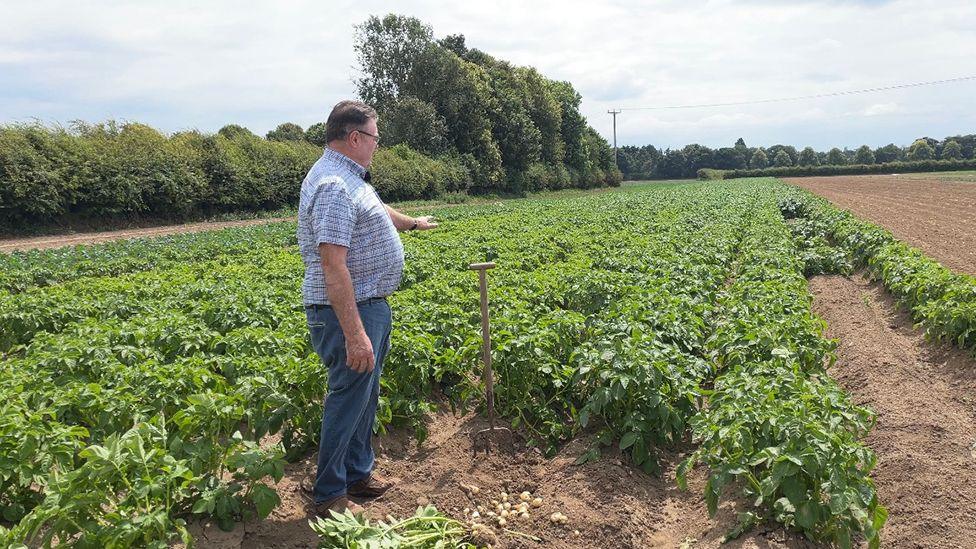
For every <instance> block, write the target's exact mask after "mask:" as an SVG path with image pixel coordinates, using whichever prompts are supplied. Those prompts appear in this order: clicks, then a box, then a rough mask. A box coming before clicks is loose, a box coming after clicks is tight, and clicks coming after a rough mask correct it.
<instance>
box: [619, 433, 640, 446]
mask: <svg viewBox="0 0 976 549" xmlns="http://www.w3.org/2000/svg"><path fill="white" fill-rule="evenodd" d="M639 436H640V433H638V432H637V431H630V432H629V433H626V434H625V435H624V436H622V437H620V449H621V450H626V449H627V448H630V446H631V445H632V444H633V443H634V442H636V441H637V437H639Z"/></svg>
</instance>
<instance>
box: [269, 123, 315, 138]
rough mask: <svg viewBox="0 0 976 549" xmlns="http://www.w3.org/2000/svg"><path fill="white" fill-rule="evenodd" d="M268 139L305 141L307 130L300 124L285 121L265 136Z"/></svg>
mask: <svg viewBox="0 0 976 549" xmlns="http://www.w3.org/2000/svg"><path fill="white" fill-rule="evenodd" d="M264 138H265V139H267V140H268V141H304V140H305V130H303V129H302V127H301V126H299V125H298V124H292V123H291V122H285V123H284V124H278V127H277V128H275V129H273V130H271V131H270V132H268V134H267V135H265V136H264Z"/></svg>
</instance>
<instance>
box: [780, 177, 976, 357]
mask: <svg viewBox="0 0 976 549" xmlns="http://www.w3.org/2000/svg"><path fill="white" fill-rule="evenodd" d="M796 192H797V193H798V197H799V199H800V200H802V201H803V203H804V204H805V208H804V209H805V212H806V214H805V215H806V216H807V217H808V218H810V219H813V220H815V221H817V222H821V223H824V224H825V225H826V227H828V230H829V232H830V236H831V237H832V238H833V240H834V241H835V242H836V243H837V244H838V245H839V246H840V247H841V248H843V249H844V250H845V251H847V252H848V253H850V254H851V255H852V256H854V258H855V259H857V260H858V261H859V262H860V263H861V264H862V265H865V266H866V267H867V268H868V270H869V271H870V273H871V275H872V277H874V278H875V279H876V280H880V281H881V282H882V283H883V284H884V285H885V287H886V288H887V289H888V290H889V291H890V292H891V293H892V294H893V295H894V296H895V297H896V298H897V299H898V301H899V302H900V303H901V304H902V305H903V306H905V307H907V308H908V309H909V310H910V311H911V313H912V317H913V318H914V320H915V321H916V322H918V323H919V324H921V325H923V326H924V327H925V331H926V335H927V336H929V337H931V338H933V339H936V340H945V341H949V342H951V343H953V344H955V345H958V346H959V347H962V348H965V349H970V350H973V351H976V277H974V276H970V275H966V274H958V273H954V272H952V271H951V270H949V269H948V268H946V267H945V266H943V265H942V264H941V263H939V262H937V261H935V260H933V259H930V258H929V257H926V256H925V254H923V253H922V252H921V251H919V250H917V249H915V248H912V247H910V246H908V245H907V244H905V243H904V242H901V241H900V240H898V239H896V238H895V237H894V236H893V235H892V234H891V233H890V232H888V231H886V230H884V229H882V228H880V227H878V226H877V225H874V224H872V223H868V222H867V221H862V220H860V219H858V218H857V217H855V216H854V215H853V214H851V213H850V212H847V211H844V210H840V209H838V208H836V207H834V206H833V205H831V204H830V203H829V202H828V201H827V200H825V199H823V198H821V197H819V196H816V195H813V194H811V193H809V192H807V191H802V190H800V189H797V191H796Z"/></svg>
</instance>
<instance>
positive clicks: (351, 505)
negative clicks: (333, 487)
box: [312, 494, 365, 519]
mask: <svg viewBox="0 0 976 549" xmlns="http://www.w3.org/2000/svg"><path fill="white" fill-rule="evenodd" d="M312 509H313V511H314V512H315V514H316V515H318V516H320V517H322V518H327V519H328V518H332V513H331V512H330V511H335V512H336V513H339V514H342V513H344V512H346V511H350V512H351V513H352V514H354V515H361V514H363V512H364V511H365V509H363V507H362V506H361V505H359V504H358V503H356V502H354V501H351V500H350V499H349V498H348V497H347V496H346V495H345V494H343V495H341V496H336V497H334V498H332V499H330V500H327V501H323V502H322V503H316V504H313V505H312Z"/></svg>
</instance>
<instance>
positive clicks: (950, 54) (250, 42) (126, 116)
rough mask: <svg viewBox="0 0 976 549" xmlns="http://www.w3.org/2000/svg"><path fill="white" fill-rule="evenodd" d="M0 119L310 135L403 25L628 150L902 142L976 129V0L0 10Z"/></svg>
mask: <svg viewBox="0 0 976 549" xmlns="http://www.w3.org/2000/svg"><path fill="white" fill-rule="evenodd" d="M0 2H2V3H3V9H2V14H3V15H2V17H0V123H19V122H30V121H33V120H39V121H41V122H42V123H46V124H55V123H60V124H67V123H69V122H71V121H73V120H84V121H88V122H99V121H104V120H108V119H115V120H131V121H137V122H143V123H147V124H150V125H152V126H154V127H156V128H159V129H161V130H163V131H166V132H173V131H178V130H183V129H190V128H195V129H199V130H203V131H216V130H217V129H219V128H220V127H221V126H223V125H225V124H228V123H236V124H241V125H244V126H247V127H248V128H250V129H251V130H252V131H254V132H256V133H258V134H262V135H263V134H264V133H265V132H267V131H268V130H270V129H272V128H274V127H275V126H277V125H278V124H279V123H281V122H295V123H298V124H300V125H302V126H303V127H307V126H308V125H310V124H313V123H315V122H320V121H323V120H324V119H325V118H326V117H327V115H328V111H329V110H330V109H331V107H332V105H334V104H335V103H336V102H338V101H339V100H341V99H345V98H350V97H355V95H356V87H355V84H354V80H355V78H356V76H357V75H358V70H357V66H356V65H357V63H356V56H355V52H354V50H353V40H354V32H353V27H354V25H356V24H359V23H361V22H363V21H364V20H366V18H367V17H369V16H370V15H380V16H382V15H384V14H386V13H390V12H394V13H399V14H402V15H410V16H414V17H417V18H419V19H421V20H422V21H424V22H426V23H428V24H429V25H431V26H432V28H433V31H434V36H435V37H438V38H439V37H443V36H446V35H448V34H463V35H464V36H465V39H466V42H467V45H468V47H474V48H478V49H481V50H483V51H485V52H487V53H489V54H491V55H493V56H495V57H497V58H501V59H505V60H507V61H510V62H512V63H514V64H517V65H529V66H533V67H535V68H537V69H538V70H539V71H540V72H541V73H542V74H543V75H545V76H547V77H548V78H551V79H556V80H567V81H569V82H571V83H572V84H573V85H574V86H575V88H576V89H577V91H579V92H580V94H581V95H582V97H583V101H582V105H581V110H582V112H583V114H584V115H585V116H586V117H587V120H588V121H589V123H590V124H591V125H592V126H593V127H594V128H596V129H597V130H598V131H599V132H600V133H601V134H602V135H604V136H605V137H606V138H607V139H608V140H612V123H611V122H612V119H611V116H610V115H609V114H608V113H607V111H608V110H610V109H622V110H623V112H622V113H621V114H619V115H618V116H617V143H618V144H619V145H645V144H652V145H655V146H657V147H660V148H668V147H670V148H677V147H682V146H684V145H686V144H689V143H700V144H703V145H706V146H709V147H721V146H731V145H732V143H733V142H734V141H735V140H736V139H737V138H739V137H742V138H743V139H745V141H746V143H747V144H748V145H750V146H760V145H761V146H769V145H773V144H777V143H782V144H788V145H794V146H797V147H804V146H813V147H814V148H817V149H819V150H826V149H828V148H830V147H834V146H837V147H841V148H843V147H850V148H855V147H857V146H859V145H862V144H867V145H871V146H873V147H877V146H880V145H884V144H887V143H890V142H894V143H896V144H899V145H908V144H910V143H911V141H912V140H914V139H915V138H917V137H921V136H929V137H934V138H936V139H941V138H943V137H945V136H948V135H956V134H967V133H976V80H968V81H962V82H956V83H951V84H942V85H932V86H922V87H916V88H908V89H900V90H890V91H883V92H877V93H868V94H857V95H844V96H839V97H829V98H822V99H816V100H801V101H786V102H776V103H763V104H756V105H737V106H728V107H713V108H692V109H656V110H655V109H648V108H657V107H666V106H679V105H700V104H711V103H728V102H741V101H757V100H765V99H777V98H789V97H797V96H808V95H815V94H828V93H836V92H846V91H852V90H860V89H865V88H875V87H884V86H893V85H899V84H908V83H916V82H926V81H934V80H943V79H951V78H959V77H965V76H976V55H974V52H976V3H974V2H971V1H961V0H943V1H940V2H918V1H916V2H907V1H902V2H899V1H893V2H888V1H883V0H873V1H854V0H845V1H840V0H837V1H828V0H820V1H818V0H796V1H788V0H782V1H777V0H751V1H730V0H724V1H708V2H694V1H674V2H672V1H665V2H649V1H643V2H640V1H625V0H612V1H611V0H590V1H577V0H551V1H550V0H545V1H538V2H537V1H532V0H499V1H494V2H456V1H452V2H443V1H433V0H416V1H401V2H377V1H373V0H360V1H347V0H328V1H322V0H319V1H304V0H292V1H289V0H281V1H276V2H231V1H224V0H208V1H206V2H198V1H193V2H189V1H180V0H168V1H166V2H162V1H149V0H145V1H138V0H128V1H124V2H111V1H101V2H93V1H88V2H85V1H75V2H69V1H62V2H53V1H47V0H32V1H31V2H17V1H16V0H0Z"/></svg>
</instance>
